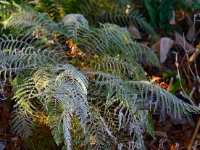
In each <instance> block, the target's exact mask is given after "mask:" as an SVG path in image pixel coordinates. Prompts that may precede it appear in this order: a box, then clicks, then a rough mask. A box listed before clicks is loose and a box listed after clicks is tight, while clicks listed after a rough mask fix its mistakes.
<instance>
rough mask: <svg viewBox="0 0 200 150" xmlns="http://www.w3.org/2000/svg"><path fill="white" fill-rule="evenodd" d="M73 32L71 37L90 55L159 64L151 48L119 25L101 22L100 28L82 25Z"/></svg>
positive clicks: (80, 48)
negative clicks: (133, 37) (135, 39)
mask: <svg viewBox="0 0 200 150" xmlns="http://www.w3.org/2000/svg"><path fill="white" fill-rule="evenodd" d="M72 33H73V34H72V35H74V36H73V37H70V38H71V39H72V40H73V41H75V44H76V45H77V47H78V48H79V50H81V51H82V52H83V53H86V54H88V55H87V56H88V57H89V56H93V55H98V56H101V55H109V56H112V57H119V58H123V59H124V58H126V59H127V60H128V61H129V62H132V60H133V59H134V60H136V61H138V62H140V63H148V64H152V65H156V66H159V61H158V58H157V56H156V55H155V53H154V52H153V51H151V50H150V48H148V47H146V46H144V45H142V44H138V43H137V42H134V41H133V40H132V38H131V36H130V34H129V33H128V31H127V30H126V29H124V28H120V27H119V26H117V25H112V24H101V28H100V29H93V28H90V29H88V28H86V27H83V26H80V27H78V28H75V29H74V30H72ZM88 59H90V58H88Z"/></svg>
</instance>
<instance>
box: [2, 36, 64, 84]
mask: <svg viewBox="0 0 200 150" xmlns="http://www.w3.org/2000/svg"><path fill="white" fill-rule="evenodd" d="M35 40H36V39H35V38H33V37H31V36H23V37H22V35H18V36H17V37H13V35H12V34H9V35H5V34H3V35H2V37H1V38H0V63H1V66H0V72H1V73H4V81H6V80H7V79H9V78H10V79H11V78H12V73H19V71H21V70H24V69H35V68H37V67H38V66H39V65H42V64H44V63H50V62H51V63H58V62H61V61H63V59H64V58H65V57H64V56H63V54H64V52H62V51H61V52H59V51H54V50H49V49H48V47H45V46H44V45H40V44H41V42H40V41H39V42H38V41H35ZM1 82H3V81H1Z"/></svg>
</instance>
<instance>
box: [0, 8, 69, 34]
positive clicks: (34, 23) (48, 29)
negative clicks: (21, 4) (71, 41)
mask: <svg viewBox="0 0 200 150" xmlns="http://www.w3.org/2000/svg"><path fill="white" fill-rule="evenodd" d="M3 24H4V27H5V28H9V27H12V28H16V29H17V30H18V32H19V33H26V34H29V35H32V34H33V33H34V32H35V33H40V34H42V36H45V35H52V33H54V32H58V33H60V34H63V35H65V36H67V35H69V33H68V29H67V27H66V26H65V25H64V24H59V23H56V22H54V21H52V20H51V19H49V18H48V17H47V15H46V14H45V13H42V14H37V13H31V12H19V13H14V14H12V15H11V16H10V18H9V19H7V20H5V21H4V22H3Z"/></svg>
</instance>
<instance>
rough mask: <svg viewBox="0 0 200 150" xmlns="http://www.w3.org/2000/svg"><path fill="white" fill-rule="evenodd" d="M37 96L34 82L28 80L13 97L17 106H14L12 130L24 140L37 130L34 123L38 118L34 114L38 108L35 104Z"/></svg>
mask: <svg viewBox="0 0 200 150" xmlns="http://www.w3.org/2000/svg"><path fill="white" fill-rule="evenodd" d="M37 96H38V95H37V92H36V91H35V88H34V82H33V80H31V79H28V80H24V84H22V85H21V86H20V88H18V90H17V91H16V93H15V96H14V97H13V98H14V99H15V101H16V104H15V105H14V108H15V110H14V111H13V112H12V118H13V119H12V122H11V124H12V130H13V132H15V133H16V134H17V135H19V136H21V137H22V138H24V139H27V138H28V137H30V136H31V135H32V131H33V130H34V129H35V123H34V122H33V121H34V119H35V118H36V117H35V116H34V114H35V112H36V111H37V108H36V107H35V106H34V104H33V103H34V101H35V100H36V98H37Z"/></svg>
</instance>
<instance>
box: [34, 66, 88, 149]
mask: <svg viewBox="0 0 200 150" xmlns="http://www.w3.org/2000/svg"><path fill="white" fill-rule="evenodd" d="M34 80H35V82H36V85H35V86H36V89H38V90H39V92H40V93H41V102H42V103H43V104H44V107H45V108H46V110H47V112H48V113H49V114H51V115H52V117H53V118H54V117H56V116H57V117H58V118H59V121H58V120H57V119H56V120H53V118H52V119H51V120H52V122H51V126H50V127H51V128H52V129H53V133H52V134H53V135H54V138H55V141H56V142H57V143H59V142H60V138H59V135H61V134H63V132H65V134H64V138H65V142H66V144H67V145H68V146H69V148H70V142H71V141H70V136H71V135H70V130H69V129H70V127H69V126H70V124H71V123H70V118H69V117H71V116H73V115H74V114H76V116H77V118H79V119H80V122H81V125H82V127H83V128H84V130H85V126H86V120H87V105H88V102H87V97H86V95H87V86H88V85H87V84H88V83H87V80H86V78H85V76H84V75H83V74H82V73H80V72H79V71H78V70H76V69H75V68H74V67H73V66H71V65H69V64H66V65H56V66H53V65H45V66H42V67H41V68H39V69H38V70H37V71H36V72H35V74H34ZM52 101H55V102H58V103H59V106H60V107H61V108H60V110H58V111H57V110H56V109H57V105H52ZM61 105H62V106H61ZM50 107H55V108H53V109H52V108H51V109H49V108H50ZM56 112H59V113H58V114H57V115H56V114H55V113H56ZM59 114H61V117H60V116H59ZM57 117H56V118H57ZM54 119H55V118H54ZM65 121H69V122H65ZM58 122H59V123H58ZM62 125H63V126H62ZM61 126H62V128H63V129H60V127H61ZM60 131H63V132H60ZM57 138H59V139H57Z"/></svg>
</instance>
